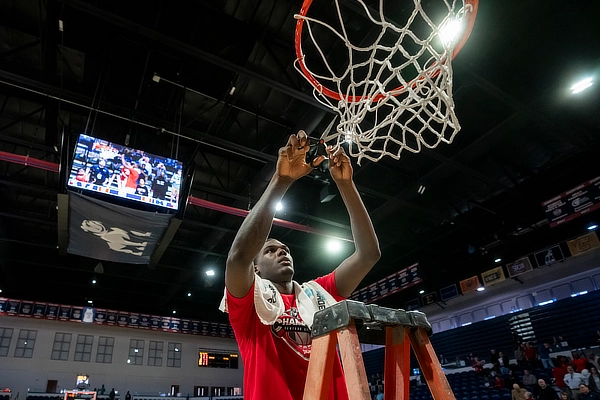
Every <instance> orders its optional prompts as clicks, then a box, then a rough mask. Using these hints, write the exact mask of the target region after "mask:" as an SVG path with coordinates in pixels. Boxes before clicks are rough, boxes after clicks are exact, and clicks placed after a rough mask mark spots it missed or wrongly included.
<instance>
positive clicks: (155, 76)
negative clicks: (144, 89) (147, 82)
mask: <svg viewBox="0 0 600 400" xmlns="http://www.w3.org/2000/svg"><path fill="white" fill-rule="evenodd" d="M152 80H153V81H154V82H156V83H158V82H160V76H158V74H157V73H156V72H155V73H154V76H153V77H152Z"/></svg>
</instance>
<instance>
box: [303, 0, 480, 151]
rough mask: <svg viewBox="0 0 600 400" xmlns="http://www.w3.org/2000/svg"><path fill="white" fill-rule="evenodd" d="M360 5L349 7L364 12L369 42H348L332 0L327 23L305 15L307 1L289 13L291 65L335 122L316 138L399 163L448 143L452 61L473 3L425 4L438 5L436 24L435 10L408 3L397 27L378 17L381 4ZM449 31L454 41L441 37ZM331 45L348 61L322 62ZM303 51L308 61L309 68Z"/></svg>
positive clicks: (453, 126)
mask: <svg viewBox="0 0 600 400" xmlns="http://www.w3.org/2000/svg"><path fill="white" fill-rule="evenodd" d="M364 1H365V0H354V1H352V3H353V4H356V3H358V5H359V6H358V7H357V8H358V9H359V11H361V12H363V13H364V17H365V18H363V21H368V23H369V27H370V28H371V31H370V32H368V34H367V36H369V34H370V35H371V37H370V38H365V37H360V38H358V40H357V38H354V37H351V35H350V33H349V31H350V29H348V28H353V25H348V27H347V26H346V25H345V24H344V17H343V15H342V9H341V7H340V4H339V2H340V0H334V3H335V11H336V13H335V14H336V15H335V16H334V17H332V18H331V21H327V22H326V21H325V20H321V19H317V18H315V17H313V16H311V15H309V9H310V7H311V4H312V2H313V0H304V3H303V5H302V8H301V10H300V14H297V15H295V18H296V19H297V22H296V35H295V47H296V57H297V59H296V63H295V67H296V69H297V70H298V71H299V72H300V73H301V74H302V75H303V76H304V77H305V78H306V79H307V80H308V82H309V83H310V84H311V85H312V86H313V88H314V89H313V95H314V96H315V98H316V99H317V100H318V101H319V102H320V103H322V104H324V105H325V106H327V107H329V108H331V109H333V110H334V111H335V112H336V113H337V114H338V116H339V118H340V120H339V123H338V124H337V126H336V130H335V132H332V133H330V134H329V133H328V132H326V133H325V134H324V137H323V139H324V140H325V141H326V142H328V143H330V142H332V141H336V142H337V143H341V142H344V141H346V142H351V145H350V146H349V152H350V154H351V155H352V156H355V157H358V162H359V163H360V161H361V160H362V159H363V158H366V159H368V160H371V161H374V162H377V161H379V160H380V159H381V158H383V157H384V156H386V155H387V156H390V157H392V158H394V159H399V158H400V155H401V153H402V151H404V150H407V151H410V152H413V153H418V152H419V151H421V149H422V147H423V146H424V147H427V148H435V147H436V146H437V145H438V144H439V143H441V142H444V143H448V144H449V143H451V142H452V140H453V139H454V136H455V135H456V133H457V132H458V131H459V130H460V124H459V122H458V119H457V118H456V114H455V112H454V101H453V99H452V59H453V58H454V57H455V56H456V55H457V54H458V53H459V52H460V50H461V49H462V47H463V45H464V44H465V42H466V41H467V39H468V37H469V35H470V33H471V30H472V29H473V25H474V23H475V17H476V14H477V7H478V2H479V1H478V0H432V1H430V2H429V3H428V5H429V4H430V3H432V2H433V3H436V2H437V3H439V4H440V7H439V8H441V9H442V10H441V11H442V14H444V16H441V17H440V18H439V21H438V22H435V21H434V18H433V17H432V16H430V15H435V14H436V13H439V12H440V9H437V10H436V9H425V7H424V6H423V4H422V3H421V0H412V1H410V3H411V4H413V5H414V10H412V13H411V14H410V16H409V18H408V19H407V20H406V23H405V24H404V25H403V26H400V25H401V24H398V23H396V22H393V21H390V20H389V19H388V18H386V17H385V15H384V10H383V8H384V0H379V9H378V10H373V9H371V8H370V7H369V6H368V5H367V4H365V2H364ZM395 1H396V3H398V1H397V0H395ZM459 1H461V2H462V7H461V8H458V5H457V3H458V2H459ZM353 11H354V13H355V14H356V12H357V10H356V9H355V10H353ZM355 14H353V15H352V17H355ZM436 20H438V19H436ZM353 21H354V20H353ZM304 28H306V29H304ZM451 28H454V29H455V30H458V31H459V33H458V34H457V37H455V38H453V39H445V38H442V36H443V34H444V33H445V32H446V31H448V30H451ZM303 32H304V33H303ZM303 35H304V37H303ZM325 37H326V39H324V38H325ZM303 40H304V44H305V46H304V48H303ZM369 40H370V42H369V43H367V44H364V43H362V42H364V41H369ZM336 41H337V42H338V43H337V44H339V46H338V47H341V48H343V49H344V52H345V54H346V56H347V59H346V60H343V62H342V63H341V64H340V62H339V61H338V59H339V57H332V56H330V57H329V59H328V57H327V56H326V54H325V50H324V49H325V48H327V49H330V48H332V47H333V46H332V44H331V43H334V44H335V42H336ZM357 41H359V42H361V43H356V42H357ZM320 42H323V43H320ZM307 46H309V47H310V50H311V54H312V56H313V57H314V58H313V59H311V66H310V67H309V65H308V63H307V57H306V55H305V50H306V47H307ZM326 46H327V47H326ZM317 55H318V56H317ZM319 58H320V59H319Z"/></svg>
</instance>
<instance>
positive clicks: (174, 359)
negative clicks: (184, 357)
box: [167, 342, 181, 368]
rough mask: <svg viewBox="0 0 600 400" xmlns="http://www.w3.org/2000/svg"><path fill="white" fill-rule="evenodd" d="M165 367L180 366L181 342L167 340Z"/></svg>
mask: <svg viewBox="0 0 600 400" xmlns="http://www.w3.org/2000/svg"><path fill="white" fill-rule="evenodd" d="M167 367H175V368H180V367H181V343H171V342H169V353H168V354H167Z"/></svg>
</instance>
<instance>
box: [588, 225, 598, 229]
mask: <svg viewBox="0 0 600 400" xmlns="http://www.w3.org/2000/svg"><path fill="white" fill-rule="evenodd" d="M596 228H598V224H591V225H589V226H588V227H587V230H588V231H594V230H596Z"/></svg>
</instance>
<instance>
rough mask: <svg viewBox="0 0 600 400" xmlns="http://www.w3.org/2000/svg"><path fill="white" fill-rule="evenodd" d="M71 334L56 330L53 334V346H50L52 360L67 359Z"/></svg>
mask: <svg viewBox="0 0 600 400" xmlns="http://www.w3.org/2000/svg"><path fill="white" fill-rule="evenodd" d="M71 336H72V335H71V334H70V333H60V332H56V334H55V335H54V346H53V347H52V356H51V357H50V358H51V359H52V360H63V361H67V360H68V359H69V350H71Z"/></svg>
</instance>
